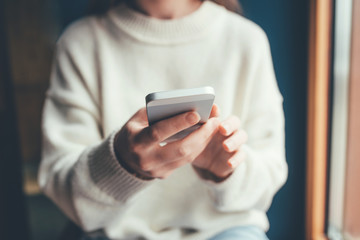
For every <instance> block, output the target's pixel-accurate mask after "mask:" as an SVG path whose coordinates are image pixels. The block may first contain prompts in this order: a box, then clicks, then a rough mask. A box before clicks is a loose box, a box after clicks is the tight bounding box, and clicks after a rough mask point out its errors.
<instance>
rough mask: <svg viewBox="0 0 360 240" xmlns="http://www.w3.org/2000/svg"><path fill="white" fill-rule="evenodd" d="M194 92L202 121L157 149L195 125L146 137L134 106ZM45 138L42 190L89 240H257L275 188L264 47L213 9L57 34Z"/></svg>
mask: <svg viewBox="0 0 360 240" xmlns="http://www.w3.org/2000/svg"><path fill="white" fill-rule="evenodd" d="M205 85H210V86H212V87H214V89H215V92H216V100H215V102H216V105H214V107H213V109H212V113H211V117H210V119H209V120H208V121H207V123H206V124H204V125H203V126H202V127H201V128H199V129H198V130H196V131H195V132H193V133H192V134H190V135H189V136H187V137H186V138H184V139H182V140H178V141H176V142H173V143H170V144H167V145H165V146H160V145H159V143H160V142H161V141H162V140H164V139H166V138H167V137H168V136H171V135H173V134H174V133H176V132H179V131H181V130H182V129H185V128H188V127H190V126H192V125H194V124H196V123H197V122H198V121H199V115H198V114H197V113H196V112H189V113H184V114H180V115H178V116H175V117H173V118H170V119H167V120H163V121H161V122H159V123H157V124H155V125H153V126H151V127H149V126H148V125H147V118H146V112H145V110H144V108H143V106H144V97H145V96H146V94H148V93H150V92H155V91H161V90H170V89H178V88H192V87H200V86H205ZM220 110H221V115H220ZM43 136H44V144H43V149H44V150H43V160H42V164H41V169H40V174H39V183H40V186H41V187H42V188H43V190H44V192H45V193H46V194H47V195H48V196H49V197H50V198H51V199H52V200H53V201H54V202H55V203H56V204H57V205H58V206H59V207H60V208H61V209H62V210H63V211H64V212H65V213H66V214H67V216H69V217H70V218H71V219H72V221H74V222H75V223H76V224H77V225H79V226H80V227H81V228H82V229H83V230H84V231H85V232H86V234H87V236H88V238H89V239H92V238H94V239H95V237H94V235H100V237H101V238H102V239H107V238H110V239H156V240H158V239H267V238H266V236H265V234H264V232H265V231H267V229H268V227H269V225H268V220H267V217H266V211H267V209H268V208H269V206H270V204H271V201H272V197H273V196H274V194H275V193H276V192H277V191H278V189H279V188H280V187H281V186H282V185H283V184H284V182H285V180H286V177H287V165H286V162H285V157H284V119H283V110H282V97H281V94H280V93H279V91H278V88H277V85H276V79H275V76H274V72H273V66H272V62H271V55H270V50H269V45H268V41H267V39H266V35H265V34H264V32H263V31H262V30H261V29H260V28H259V27H258V26H256V25H255V24H254V23H252V22H250V21H248V20H246V19H244V18H243V17H241V16H239V15H237V14H234V13H232V12H230V11H228V10H226V9H225V8H224V7H222V6H220V5H217V4H215V3H213V2H211V1H200V0H171V1H170V0H157V1H155V0H136V1H127V2H122V3H120V4H119V5H117V6H115V7H113V8H111V9H110V10H109V11H108V12H106V13H105V14H102V15H98V16H92V17H88V18H85V19H82V20H80V21H78V22H76V23H74V24H73V25H72V26H71V27H69V28H68V29H67V30H66V31H65V33H64V34H63V35H62V37H61V38H60V40H59V41H58V43H57V50H56V55H55V60H54V65H53V71H52V75H51V84H50V88H49V90H48V93H47V99H46V102H45V108H44V116H43ZM92 236H93V237H92ZM231 237H233V238H231Z"/></svg>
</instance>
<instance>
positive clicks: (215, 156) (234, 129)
mask: <svg viewBox="0 0 360 240" xmlns="http://www.w3.org/2000/svg"><path fill="white" fill-rule="evenodd" d="M218 116H219V109H218V107H217V106H216V105H214V107H213V109H212V112H211V115H210V117H218ZM246 141H247V134H246V132H245V131H244V130H241V129H240V120H239V118H238V117H236V116H230V117H229V118H228V119H226V120H225V121H223V122H222V123H221V124H220V126H219V128H218V130H217V132H216V133H215V134H214V135H213V137H212V139H211V140H210V141H209V143H208V145H207V146H206V148H205V149H204V151H203V152H202V153H201V154H200V155H199V156H198V157H197V158H196V159H195V160H194V161H193V163H192V165H193V167H194V169H195V170H196V172H197V173H198V174H199V175H200V177H202V178H204V179H207V180H212V181H214V182H221V181H223V180H225V179H226V178H227V177H229V176H230V175H231V173H232V172H233V171H234V170H235V168H236V167H238V166H239V165H240V163H241V162H242V161H244V159H245V153H244V151H242V150H241V146H242V145H243V144H244V143H246Z"/></svg>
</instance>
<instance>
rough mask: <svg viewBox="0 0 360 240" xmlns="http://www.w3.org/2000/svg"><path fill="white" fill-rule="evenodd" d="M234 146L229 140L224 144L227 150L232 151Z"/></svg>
mask: <svg viewBox="0 0 360 240" xmlns="http://www.w3.org/2000/svg"><path fill="white" fill-rule="evenodd" d="M233 146H234V142H233V141H232V140H227V141H225V142H224V147H225V148H226V150H228V151H230V150H231V149H232V148H233Z"/></svg>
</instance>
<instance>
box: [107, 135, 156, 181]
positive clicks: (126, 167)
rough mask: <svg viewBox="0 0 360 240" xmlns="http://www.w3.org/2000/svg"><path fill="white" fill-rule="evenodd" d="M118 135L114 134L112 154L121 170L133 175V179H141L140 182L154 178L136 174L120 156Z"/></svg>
mask: <svg viewBox="0 0 360 240" xmlns="http://www.w3.org/2000/svg"><path fill="white" fill-rule="evenodd" d="M119 133H120V132H118V133H116V135H115V137H114V144H113V145H114V152H115V156H116V160H117V161H118V163H119V164H120V165H121V167H122V168H124V169H125V170H126V171H127V172H128V173H130V174H132V175H134V176H135V177H137V178H139V179H142V180H152V179H154V178H151V177H148V176H144V175H143V174H141V173H139V172H137V171H136V170H135V169H134V168H133V167H131V166H130V164H129V163H128V162H127V160H126V158H124V157H123V156H122V154H121V150H120V149H119V146H120V144H119Z"/></svg>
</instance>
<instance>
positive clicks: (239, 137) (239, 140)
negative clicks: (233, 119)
mask: <svg viewBox="0 0 360 240" xmlns="http://www.w3.org/2000/svg"><path fill="white" fill-rule="evenodd" d="M247 138H248V136H247V133H246V132H245V131H244V130H238V131H236V132H235V133H234V134H233V135H231V136H230V137H228V138H227V139H225V140H224V141H223V147H224V149H225V151H227V152H233V151H235V150H237V149H239V148H240V146H241V145H242V144H244V143H245V142H246V141H247Z"/></svg>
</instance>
